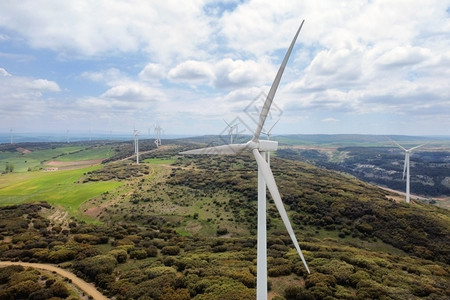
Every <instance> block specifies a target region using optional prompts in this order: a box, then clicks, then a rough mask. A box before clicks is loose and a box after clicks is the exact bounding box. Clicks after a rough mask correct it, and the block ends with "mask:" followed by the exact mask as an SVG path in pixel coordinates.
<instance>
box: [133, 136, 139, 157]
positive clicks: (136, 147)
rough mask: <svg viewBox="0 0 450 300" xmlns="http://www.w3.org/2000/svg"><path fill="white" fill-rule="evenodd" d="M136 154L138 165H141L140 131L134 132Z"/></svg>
mask: <svg viewBox="0 0 450 300" xmlns="http://www.w3.org/2000/svg"><path fill="white" fill-rule="evenodd" d="M134 153H136V163H137V164H139V131H138V130H136V129H135V130H134Z"/></svg>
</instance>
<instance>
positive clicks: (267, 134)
mask: <svg viewBox="0 0 450 300" xmlns="http://www.w3.org/2000/svg"><path fill="white" fill-rule="evenodd" d="M278 121H280V119H278V120H277V121H276V122H275V123H274V124H273V125H272V127H270V129H269V130H268V131H267V132H264V131H261V133H263V134H265V135H266V136H267V140H268V141H270V132H271V131H272V129H273V128H274V127H275V125H277V123H278ZM266 155H267V163H268V164H269V166H270V151H267V153H266Z"/></svg>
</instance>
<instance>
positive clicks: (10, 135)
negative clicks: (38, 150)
mask: <svg viewBox="0 0 450 300" xmlns="http://www.w3.org/2000/svg"><path fill="white" fill-rule="evenodd" d="M12 132H13V130H12V128H10V129H9V138H10V143H11V145H12V143H13V140H12Z"/></svg>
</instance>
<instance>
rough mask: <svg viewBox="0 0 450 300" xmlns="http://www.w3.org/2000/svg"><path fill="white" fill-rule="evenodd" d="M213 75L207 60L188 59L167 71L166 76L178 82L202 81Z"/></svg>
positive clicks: (206, 80)
mask: <svg viewBox="0 0 450 300" xmlns="http://www.w3.org/2000/svg"><path fill="white" fill-rule="evenodd" d="M213 77H214V74H213V70H212V69H211V65H210V64H209V63H207V62H201V61H193V60H188V61H185V62H182V63H180V64H179V65H177V66H176V67H174V68H173V69H171V70H170V71H169V74H168V78H169V79H171V80H173V81H178V82H189V83H203V82H208V81H210V80H211V79H212V78H213Z"/></svg>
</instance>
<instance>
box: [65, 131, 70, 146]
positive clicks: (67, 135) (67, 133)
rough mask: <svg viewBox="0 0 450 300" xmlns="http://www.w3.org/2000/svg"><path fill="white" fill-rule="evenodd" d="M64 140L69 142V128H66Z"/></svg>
mask: <svg viewBox="0 0 450 300" xmlns="http://www.w3.org/2000/svg"><path fill="white" fill-rule="evenodd" d="M66 142H67V143H70V139H69V129H67V130H66Z"/></svg>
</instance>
